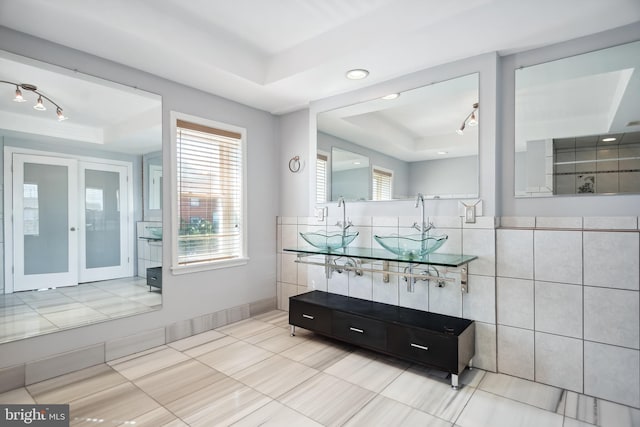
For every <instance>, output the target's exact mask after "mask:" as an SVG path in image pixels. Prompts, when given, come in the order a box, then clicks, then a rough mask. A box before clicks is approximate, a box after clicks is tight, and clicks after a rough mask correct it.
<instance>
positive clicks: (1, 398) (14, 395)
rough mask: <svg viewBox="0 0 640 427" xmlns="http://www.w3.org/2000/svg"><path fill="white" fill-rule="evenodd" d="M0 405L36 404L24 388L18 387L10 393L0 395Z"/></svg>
mask: <svg viewBox="0 0 640 427" xmlns="http://www.w3.org/2000/svg"><path fill="white" fill-rule="evenodd" d="M0 403H3V404H24V405H29V404H32V403H36V401H35V400H34V399H33V397H32V396H31V395H30V394H29V392H28V391H27V389H26V388H24V387H20V388H16V389H14V390H11V391H6V392H4V393H0Z"/></svg>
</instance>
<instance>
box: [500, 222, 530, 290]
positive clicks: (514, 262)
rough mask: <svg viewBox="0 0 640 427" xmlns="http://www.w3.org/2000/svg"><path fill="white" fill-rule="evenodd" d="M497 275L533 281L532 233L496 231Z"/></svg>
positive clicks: (526, 231)
mask: <svg viewBox="0 0 640 427" xmlns="http://www.w3.org/2000/svg"><path fill="white" fill-rule="evenodd" d="M496 236H497V238H496V257H497V259H496V265H497V271H496V272H497V275H498V276H500V277H513V278H517V279H533V231H532V230H506V229H499V230H497V231H496Z"/></svg>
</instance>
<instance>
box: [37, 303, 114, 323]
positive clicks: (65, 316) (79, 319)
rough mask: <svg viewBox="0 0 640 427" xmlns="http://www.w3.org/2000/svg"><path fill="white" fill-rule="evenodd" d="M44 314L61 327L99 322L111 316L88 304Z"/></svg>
mask: <svg viewBox="0 0 640 427" xmlns="http://www.w3.org/2000/svg"><path fill="white" fill-rule="evenodd" d="M42 316H43V317H44V318H46V319H47V320H48V321H50V322H51V323H53V324H54V325H56V326H58V327H60V328H68V327H72V326H78V325H82V324H85V323H92V322H98V321H101V320H106V319H108V318H109V317H108V316H106V315H104V314H102V313H100V312H99V311H96V310H94V309H92V308H91V307H86V306H81V307H78V308H74V309H72V310H66V311H56V312H55V313H49V314H43V315H42Z"/></svg>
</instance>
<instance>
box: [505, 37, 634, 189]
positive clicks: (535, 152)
mask: <svg viewBox="0 0 640 427" xmlns="http://www.w3.org/2000/svg"><path fill="white" fill-rule="evenodd" d="M515 94H516V95H515V96H516V99H515V196H516V197H550V196H556V195H563V196H567V195H586V194H623V193H640V41H637V42H633V43H627V44H624V45H620V46H614V47H610V48H606V49H601V50H597V51H593V52H589V53H585V54H581V55H576V56H572V57H568V58H563V59H558V60H555V61H550V62H546V63H543V64H537V65H532V66H528V67H522V68H520V69H517V70H516V71H515Z"/></svg>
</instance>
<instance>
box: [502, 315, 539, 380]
mask: <svg viewBox="0 0 640 427" xmlns="http://www.w3.org/2000/svg"><path fill="white" fill-rule="evenodd" d="M533 348H534V336H533V331H530V330H527V329H520V328H512V327H510V326H502V325H498V372H502V373H504V374H509V375H514V376H516V377H520V378H526V379H528V380H533V379H534V365H533V363H534V358H533Z"/></svg>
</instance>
